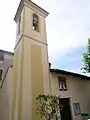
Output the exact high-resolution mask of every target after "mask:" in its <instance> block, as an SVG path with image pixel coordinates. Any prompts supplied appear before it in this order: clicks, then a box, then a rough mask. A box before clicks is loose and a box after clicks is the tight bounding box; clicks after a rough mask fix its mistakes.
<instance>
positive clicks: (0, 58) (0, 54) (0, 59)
mask: <svg viewBox="0 0 90 120" xmlns="http://www.w3.org/2000/svg"><path fill="white" fill-rule="evenodd" d="M2 55H3V57H1V56H2ZM2 58H3V59H2ZM1 61H2V62H3V61H4V54H3V53H0V62H1Z"/></svg>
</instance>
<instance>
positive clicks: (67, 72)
mask: <svg viewBox="0 0 90 120" xmlns="http://www.w3.org/2000/svg"><path fill="white" fill-rule="evenodd" d="M50 72H52V73H53V72H54V73H57V74H58V73H61V74H64V75H65V74H66V75H71V76H74V77H80V78H83V79H88V80H90V77H89V76H86V75H82V74H79V73H74V72H69V71H65V70H60V69H50Z"/></svg>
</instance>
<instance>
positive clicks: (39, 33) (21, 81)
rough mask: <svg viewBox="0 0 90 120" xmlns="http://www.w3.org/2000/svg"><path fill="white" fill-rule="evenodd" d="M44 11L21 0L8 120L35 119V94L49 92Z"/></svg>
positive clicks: (17, 15)
mask: <svg viewBox="0 0 90 120" xmlns="http://www.w3.org/2000/svg"><path fill="white" fill-rule="evenodd" d="M47 15H48V12H47V11H45V10H44V9H42V8H41V7H39V6H38V5H36V4H35V3H33V2H32V1H31V0H21V2H20V4H19V7H18V9H17V12H16V15H15V18H14V20H15V22H16V24H17V32H16V34H17V35H16V43H15V54H14V86H13V100H12V109H11V120H37V119H39V118H38V116H37V115H36V112H35V104H36V96H37V95H38V94H43V93H44V94H50V83H49V63H48V51H47V40H46V39H47V38H46V25H45V24H46V23H45V18H46V17H47Z"/></svg>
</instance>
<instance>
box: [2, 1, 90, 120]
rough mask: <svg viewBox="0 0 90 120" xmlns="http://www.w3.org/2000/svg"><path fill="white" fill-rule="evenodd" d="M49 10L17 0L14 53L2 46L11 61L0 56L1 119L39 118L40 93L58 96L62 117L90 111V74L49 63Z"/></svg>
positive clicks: (75, 119) (70, 119)
mask: <svg viewBox="0 0 90 120" xmlns="http://www.w3.org/2000/svg"><path fill="white" fill-rule="evenodd" d="M48 14H49V13H48V12H47V11H46V10H44V9H43V8H41V7H39V6H38V5H36V4H35V3H34V2H32V1H31V0H21V1H20V4H19V7H18V9H17V12H16V15H15V17H14V20H15V22H16V25H17V32H16V42H15V48H14V53H10V52H6V51H4V50H1V54H4V55H6V56H8V57H7V58H8V59H9V58H10V62H11V64H10V63H9V64H8V62H5V61H4V59H2V58H1V60H0V71H1V72H0V76H1V75H2V74H3V77H2V78H1V80H0V120H41V119H40V118H39V116H38V115H37V114H36V112H35V109H36V97H37V96H38V95H39V94H52V95H59V96H60V103H61V104H62V105H63V106H64V107H63V110H62V111H61V110H60V114H61V120H82V114H88V115H90V92H89V91H90V77H88V76H85V75H81V74H77V73H72V72H69V71H64V70H60V69H53V68H52V67H51V64H49V60H48V44H47V36H46V20H45V18H46V17H47V16H48ZM9 56H10V57H9ZM4 62H5V63H4ZM3 65H7V68H8V69H7V68H6V67H5V68H4V67H3ZM3 71H4V73H3Z"/></svg>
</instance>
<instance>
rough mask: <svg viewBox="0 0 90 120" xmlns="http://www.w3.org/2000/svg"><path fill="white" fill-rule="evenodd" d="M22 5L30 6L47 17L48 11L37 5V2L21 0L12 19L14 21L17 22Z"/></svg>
mask: <svg viewBox="0 0 90 120" xmlns="http://www.w3.org/2000/svg"><path fill="white" fill-rule="evenodd" d="M24 6H27V7H30V8H31V9H33V10H38V12H39V13H40V14H42V16H43V17H45V18H46V17H47V16H48V14H49V13H48V12H47V11H46V10H44V9H43V8H41V7H40V6H38V5H37V4H35V3H34V2H32V1H31V0H21V1H20V4H19V6H18V9H17V12H16V14H15V17H14V20H15V22H17V19H18V17H19V15H20V13H21V11H22V9H23V7H24Z"/></svg>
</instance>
